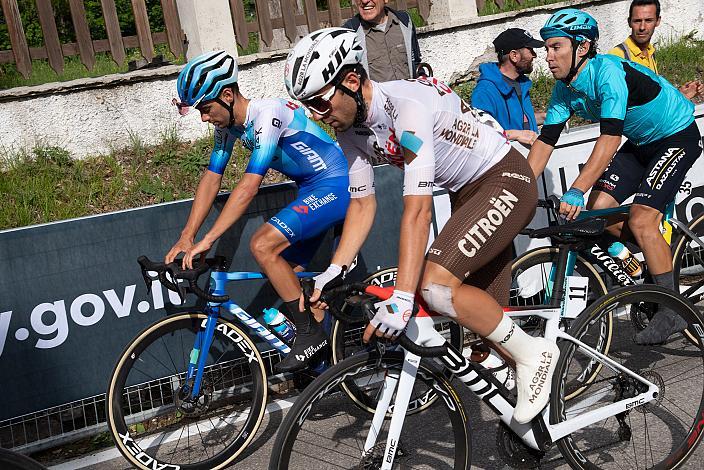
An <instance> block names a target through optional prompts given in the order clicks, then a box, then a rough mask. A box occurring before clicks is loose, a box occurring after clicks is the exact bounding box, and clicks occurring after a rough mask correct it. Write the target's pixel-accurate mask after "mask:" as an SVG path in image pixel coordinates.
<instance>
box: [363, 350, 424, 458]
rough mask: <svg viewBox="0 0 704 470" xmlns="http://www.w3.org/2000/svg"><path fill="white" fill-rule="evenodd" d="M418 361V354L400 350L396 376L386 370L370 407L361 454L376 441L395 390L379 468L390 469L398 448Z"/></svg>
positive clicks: (367, 451)
mask: <svg viewBox="0 0 704 470" xmlns="http://www.w3.org/2000/svg"><path fill="white" fill-rule="evenodd" d="M419 365H420V357H419V356H417V355H415V354H413V353H410V352H408V351H404V358H403V366H402V368H401V375H400V377H398V376H395V375H393V374H390V373H387V375H386V377H385V378H384V385H383V388H382V392H381V397H379V402H378V403H377V406H376V409H375V410H374V418H373V419H372V426H371V429H370V430H369V434H367V440H366V442H365V443H364V453H363V456H364V455H366V454H367V453H369V452H372V451H373V449H374V446H375V445H376V440H377V438H378V437H379V432H380V431H381V428H382V426H383V425H384V419H385V417H386V412H387V411H388V409H389V405H390V404H391V399H392V397H393V396H394V392H396V400H395V402H394V411H393V413H392V415H391V424H390V425H389V433H388V437H387V439H386V447H385V448H384V454H383V456H382V463H381V470H391V467H392V466H393V463H394V459H395V458H396V453H397V451H398V449H399V444H400V442H399V441H400V436H401V430H402V429H403V421H404V419H405V418H406V411H407V410H408V404H409V402H410V401H411V394H412V393H413V384H414V383H415V381H416V374H417V373H418V366H419Z"/></svg>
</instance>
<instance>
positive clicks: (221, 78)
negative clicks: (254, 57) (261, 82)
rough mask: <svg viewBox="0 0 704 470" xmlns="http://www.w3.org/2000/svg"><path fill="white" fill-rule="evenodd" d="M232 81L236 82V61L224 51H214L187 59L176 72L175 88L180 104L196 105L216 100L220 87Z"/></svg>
mask: <svg viewBox="0 0 704 470" xmlns="http://www.w3.org/2000/svg"><path fill="white" fill-rule="evenodd" d="M234 83H237V61H235V59H234V57H232V56H231V55H230V54H228V53H227V52H225V51H214V52H206V53H205V54H201V55H199V56H198V57H195V58H193V59H191V60H190V61H188V63H187V64H186V66H185V67H184V68H183V70H181V73H179V74H178V79H177V80H176V88H177V89H178V97H179V98H180V100H181V103H182V104H184V105H186V106H197V105H198V104H200V103H202V102H206V101H212V100H218V97H219V96H220V92H221V91H222V89H223V88H225V87H226V86H228V85H232V84H234ZM218 101H220V100H218ZM226 107H227V106H226Z"/></svg>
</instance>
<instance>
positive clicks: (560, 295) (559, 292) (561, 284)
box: [550, 242, 572, 307]
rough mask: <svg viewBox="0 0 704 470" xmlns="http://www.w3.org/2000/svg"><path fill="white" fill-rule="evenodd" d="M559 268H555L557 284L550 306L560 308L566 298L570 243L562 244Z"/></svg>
mask: <svg viewBox="0 0 704 470" xmlns="http://www.w3.org/2000/svg"><path fill="white" fill-rule="evenodd" d="M558 246H559V249H558V251H559V255H558V258H557V267H556V268H555V284H554V285H553V289H552V294H551V296H550V306H551V307H560V306H561V305H562V301H563V300H564V298H565V273H566V272H567V261H568V258H569V256H570V252H571V251H572V250H571V246H570V245H569V244H568V243H564V242H562V243H560V244H559V245H558Z"/></svg>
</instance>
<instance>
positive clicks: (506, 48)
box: [494, 28, 545, 55]
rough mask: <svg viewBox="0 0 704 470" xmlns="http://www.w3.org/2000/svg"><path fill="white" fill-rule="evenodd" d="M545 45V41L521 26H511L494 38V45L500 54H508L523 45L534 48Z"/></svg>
mask: <svg viewBox="0 0 704 470" xmlns="http://www.w3.org/2000/svg"><path fill="white" fill-rule="evenodd" d="M543 45H545V43H544V42H543V41H540V40H538V39H535V38H534V37H533V36H531V35H530V33H529V32H528V31H526V30H525V29H521V28H509V29H507V30H506V31H504V32H503V33H501V34H499V35H498V36H496V39H494V47H495V48H496V53H497V54H499V55H504V54H508V53H509V52H511V51H513V50H517V49H521V48H523V47H531V48H533V47H543Z"/></svg>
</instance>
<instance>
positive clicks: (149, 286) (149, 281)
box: [140, 265, 159, 295]
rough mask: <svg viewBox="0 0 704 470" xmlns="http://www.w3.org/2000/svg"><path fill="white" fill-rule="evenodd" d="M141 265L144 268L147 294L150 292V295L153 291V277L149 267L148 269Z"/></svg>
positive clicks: (143, 275)
mask: <svg viewBox="0 0 704 470" xmlns="http://www.w3.org/2000/svg"><path fill="white" fill-rule="evenodd" d="M140 267H141V268H142V278H143V279H144V285H146V286H147V294H148V295H151V293H152V281H153V279H152V278H151V276H150V275H149V272H148V271H147V269H146V268H145V267H144V266H141V265H140ZM158 278H159V277H158V275H157V279H158Z"/></svg>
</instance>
